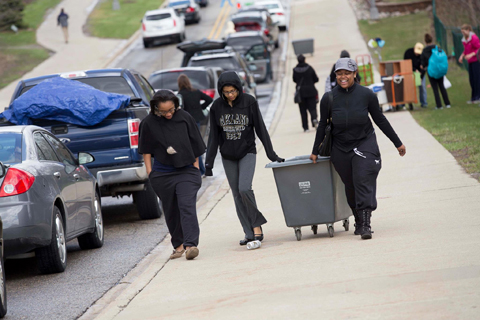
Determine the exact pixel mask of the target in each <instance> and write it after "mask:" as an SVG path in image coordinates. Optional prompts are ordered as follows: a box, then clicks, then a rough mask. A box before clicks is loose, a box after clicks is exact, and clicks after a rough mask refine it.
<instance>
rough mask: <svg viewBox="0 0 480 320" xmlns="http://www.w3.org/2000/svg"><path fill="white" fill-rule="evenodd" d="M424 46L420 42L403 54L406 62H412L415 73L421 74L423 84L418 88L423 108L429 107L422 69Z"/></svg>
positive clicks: (411, 106) (411, 107)
mask: <svg viewBox="0 0 480 320" xmlns="http://www.w3.org/2000/svg"><path fill="white" fill-rule="evenodd" d="M423 48H424V45H423V44H421V43H420V42H417V43H416V44H415V46H414V47H413V48H409V49H407V50H406V51H405V53H404V54H403V59H404V60H412V69H413V72H418V73H420V79H421V80H422V81H421V84H420V85H419V86H417V90H418V92H419V97H420V106H421V107H422V108H426V107H427V86H426V84H425V82H426V78H425V71H424V70H423V69H422V67H421V65H422V64H421V59H420V56H421V54H422V52H423ZM410 110H413V104H411V103H410Z"/></svg>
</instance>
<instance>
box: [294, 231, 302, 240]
mask: <svg viewBox="0 0 480 320" xmlns="http://www.w3.org/2000/svg"><path fill="white" fill-rule="evenodd" d="M295 236H296V237H297V241H300V240H302V230H300V228H295Z"/></svg>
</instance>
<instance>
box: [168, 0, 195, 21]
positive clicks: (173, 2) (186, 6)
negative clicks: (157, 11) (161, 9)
mask: <svg viewBox="0 0 480 320" xmlns="http://www.w3.org/2000/svg"><path fill="white" fill-rule="evenodd" d="M168 7H169V8H172V9H174V10H175V11H176V12H177V14H178V15H183V16H184V19H185V23H198V22H200V6H199V5H198V4H196V2H195V1H194V0H170V1H169V3H168Z"/></svg>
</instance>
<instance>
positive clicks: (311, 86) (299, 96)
mask: <svg viewBox="0 0 480 320" xmlns="http://www.w3.org/2000/svg"><path fill="white" fill-rule="evenodd" d="M297 60H298V64H297V65H296V66H295V68H293V82H295V83H296V84H297V87H296V90H295V96H294V101H295V103H297V104H298V106H299V108H300V117H301V118H302V127H303V131H304V132H308V116H307V111H308V112H309V113H310V120H311V122H312V127H313V128H316V127H317V126H318V119H317V97H318V91H317V89H316V88H315V83H316V82H318V77H317V74H316V73H315V70H313V68H312V66H310V65H309V64H307V63H305V57H304V56H303V55H301V54H300V55H298V57H297Z"/></svg>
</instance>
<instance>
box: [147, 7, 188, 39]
mask: <svg viewBox="0 0 480 320" xmlns="http://www.w3.org/2000/svg"><path fill="white" fill-rule="evenodd" d="M141 22H142V37H143V45H144V47H145V48H148V47H151V46H152V45H154V44H155V43H156V42H160V41H164V40H169V41H177V42H182V41H184V40H185V21H184V19H183V17H181V16H179V15H178V14H177V12H176V11H175V10H174V9H172V8H165V9H159V10H151V11H147V12H146V13H145V15H144V16H143V19H142V21H141Z"/></svg>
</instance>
